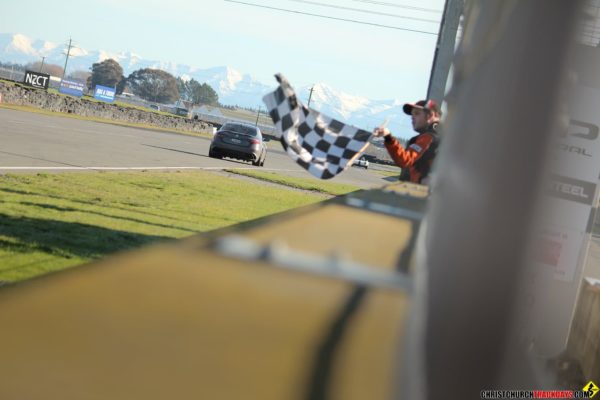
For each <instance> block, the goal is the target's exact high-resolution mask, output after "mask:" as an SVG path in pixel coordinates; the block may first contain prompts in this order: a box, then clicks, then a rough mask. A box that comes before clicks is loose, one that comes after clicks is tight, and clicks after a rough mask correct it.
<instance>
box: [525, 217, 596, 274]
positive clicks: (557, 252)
mask: <svg viewBox="0 0 600 400" xmlns="http://www.w3.org/2000/svg"><path fill="white" fill-rule="evenodd" d="M584 235H585V233H584V232H581V231H574V230H571V229H567V228H563V227H552V228H546V229H544V230H543V231H542V232H541V234H540V235H539V237H538V248H537V249H536V255H535V258H536V261H537V262H538V263H539V264H540V265H542V266H545V267H549V268H552V269H553V271H554V278H555V279H557V280H560V281H566V282H570V281H572V280H573V277H574V276H575V270H576V269H577V263H578V259H579V255H580V251H581V246H582V244H583V237H584Z"/></svg>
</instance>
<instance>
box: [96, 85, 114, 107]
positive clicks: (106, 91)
mask: <svg viewBox="0 0 600 400" xmlns="http://www.w3.org/2000/svg"><path fill="white" fill-rule="evenodd" d="M116 93H117V90H116V89H115V88H112V87H107V86H102V85H96V88H95V89H94V98H95V99H97V100H102V101H106V102H108V103H112V102H113V101H114V100H115V94H116Z"/></svg>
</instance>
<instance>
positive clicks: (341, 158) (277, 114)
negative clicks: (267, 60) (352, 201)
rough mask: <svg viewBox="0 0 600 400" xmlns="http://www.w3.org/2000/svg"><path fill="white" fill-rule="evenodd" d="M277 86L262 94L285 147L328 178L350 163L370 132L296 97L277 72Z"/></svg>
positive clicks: (364, 144) (365, 144) (304, 164)
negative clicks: (318, 109)
mask: <svg viewBox="0 0 600 400" xmlns="http://www.w3.org/2000/svg"><path fill="white" fill-rule="evenodd" d="M275 77H276V78H277V81H278V82H279V87H278V88H277V90H275V91H274V92H272V93H269V94H267V95H266V96H265V97H263V101H264V102H265V104H266V105H267V109H268V110H269V114H270V115H271V118H272V119H273V123H274V124H275V127H276V128H277V130H278V131H279V133H280V134H281V144H282V145H283V148H284V149H285V151H286V152H287V153H288V154H289V155H290V156H291V157H292V158H293V159H294V161H296V162H297V163H298V164H300V165H301V166H302V167H303V168H305V169H307V170H308V172H310V173H311V174H313V175H314V176H316V177H317V178H320V179H330V178H333V177H334V176H336V175H337V174H339V173H340V172H342V171H343V170H345V169H346V168H348V167H349V166H350V165H352V162H353V161H354V159H355V158H356V157H358V156H359V155H360V153H361V152H363V151H364V150H365V149H366V148H367V146H368V145H369V138H370V137H371V133H370V132H367V131H364V130H362V129H358V128H355V127H353V126H351V125H347V124H344V123H343V122H340V121H338V120H335V119H333V118H330V117H328V116H326V115H323V114H321V113H320V112H318V111H315V110H312V109H310V108H308V107H306V106H305V105H304V104H302V103H300V102H299V101H298V98H297V97H296V94H295V93H294V89H292V87H291V86H290V84H289V82H288V81H287V79H285V78H284V77H283V76H282V75H281V74H277V75H275Z"/></svg>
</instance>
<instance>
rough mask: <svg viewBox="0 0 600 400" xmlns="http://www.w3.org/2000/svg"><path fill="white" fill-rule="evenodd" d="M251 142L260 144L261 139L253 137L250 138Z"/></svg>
mask: <svg viewBox="0 0 600 400" xmlns="http://www.w3.org/2000/svg"><path fill="white" fill-rule="evenodd" d="M250 143H251V144H259V143H260V140H258V139H252V140H250Z"/></svg>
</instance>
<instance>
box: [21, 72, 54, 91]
mask: <svg viewBox="0 0 600 400" xmlns="http://www.w3.org/2000/svg"><path fill="white" fill-rule="evenodd" d="M23 83H24V84H26V85H27V86H31V87H34V88H38V89H48V85H49V84H50V75H48V74H42V73H40V72H33V71H25V78H24V79H23Z"/></svg>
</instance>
